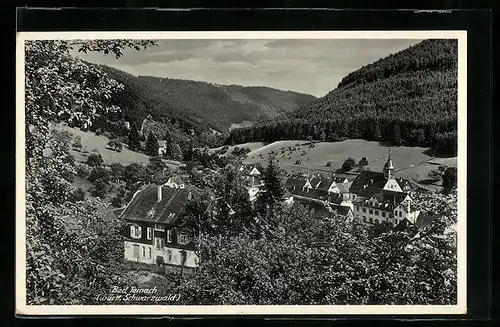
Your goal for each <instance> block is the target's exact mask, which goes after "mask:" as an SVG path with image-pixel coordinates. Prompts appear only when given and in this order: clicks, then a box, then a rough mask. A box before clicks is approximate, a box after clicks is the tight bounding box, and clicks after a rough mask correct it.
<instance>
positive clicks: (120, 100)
mask: <svg viewBox="0 0 500 327" xmlns="http://www.w3.org/2000/svg"><path fill="white" fill-rule="evenodd" d="M102 68H103V69H104V70H105V71H106V73H108V74H109V75H110V76H111V77H112V78H114V79H115V80H117V81H118V82H120V83H122V84H123V85H124V86H125V89H124V90H123V91H122V92H119V93H116V94H115V95H114V96H113V99H112V100H113V102H114V103H115V104H117V105H118V106H120V107H121V108H122V111H123V114H124V115H125V116H126V117H128V118H129V119H131V120H134V121H135V122H136V123H137V124H138V125H140V124H141V122H142V120H143V119H144V118H146V117H147V116H148V115H152V116H153V118H154V119H155V120H157V121H160V122H161V121H163V120H172V119H173V120H175V121H179V122H180V123H181V125H182V126H183V127H185V128H187V129H189V128H193V129H195V130H203V129H206V128H213V129H216V130H219V131H225V130H227V129H228V128H229V126H230V125H231V124H232V123H240V122H242V121H257V120H258V119H259V117H261V116H262V115H265V116H267V117H274V116H276V115H277V114H278V113H280V112H282V111H290V110H293V109H296V108H298V107H300V106H302V105H304V104H306V103H307V102H308V101H311V100H314V99H315V97H313V96H310V95H304V94H299V93H294V92H286V91H280V90H275V89H268V88H260V87H258V88H246V87H240V86H218V85H214V84H211V83H206V82H198V81H190V80H179V79H170V78H160V77H151V76H138V77H137V76H134V75H131V74H128V73H126V72H123V71H120V70H117V69H114V68H110V67H106V66H103V67H102Z"/></svg>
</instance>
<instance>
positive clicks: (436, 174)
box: [428, 165, 446, 181]
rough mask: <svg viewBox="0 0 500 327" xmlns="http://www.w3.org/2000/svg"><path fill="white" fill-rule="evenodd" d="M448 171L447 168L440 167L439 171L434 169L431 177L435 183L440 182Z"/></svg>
mask: <svg viewBox="0 0 500 327" xmlns="http://www.w3.org/2000/svg"><path fill="white" fill-rule="evenodd" d="M445 171H446V166H443V165H440V166H439V167H438V169H433V170H431V171H430V172H429V174H428V175H429V177H430V178H432V179H433V180H435V181H440V180H442V179H443V174H444V172H445Z"/></svg>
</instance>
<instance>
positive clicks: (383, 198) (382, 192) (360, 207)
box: [349, 152, 420, 226]
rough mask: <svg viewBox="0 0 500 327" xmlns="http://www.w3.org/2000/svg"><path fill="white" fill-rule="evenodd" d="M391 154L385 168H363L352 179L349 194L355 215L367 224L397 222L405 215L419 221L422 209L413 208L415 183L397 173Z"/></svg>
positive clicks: (410, 220)
mask: <svg viewBox="0 0 500 327" xmlns="http://www.w3.org/2000/svg"><path fill="white" fill-rule="evenodd" d="M395 170H396V168H395V167H394V164H393V162H392V158H391V154H390V152H389V157H388V158H387V162H386V163H385V165H384V169H383V172H372V171H363V172H361V173H360V174H359V175H358V176H357V177H356V179H355V180H354V181H353V182H352V185H351V187H350V188H349V197H350V199H351V201H352V204H353V212H354V216H355V217H356V218H357V219H358V220H359V221H362V222H363V223H365V224H367V225H373V224H380V223H382V222H388V223H389V224H391V225H393V226H396V225H398V224H399V223H400V222H401V221H403V220H404V219H407V220H408V221H409V222H411V223H413V224H415V222H416V220H417V217H418V215H419V213H420V212H419V210H415V209H414V208H412V198H411V195H410V192H411V191H412V187H411V184H410V183H409V182H408V181H407V180H406V179H403V178H396V177H395Z"/></svg>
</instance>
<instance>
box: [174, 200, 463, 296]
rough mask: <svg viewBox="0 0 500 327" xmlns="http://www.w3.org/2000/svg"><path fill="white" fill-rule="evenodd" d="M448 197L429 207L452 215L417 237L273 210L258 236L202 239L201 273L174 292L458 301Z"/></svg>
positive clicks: (302, 211) (297, 209)
mask: <svg viewBox="0 0 500 327" xmlns="http://www.w3.org/2000/svg"><path fill="white" fill-rule="evenodd" d="M431 198H432V196H431ZM450 199H452V197H450V198H449V199H448V198H443V199H442V200H444V201H442V202H441V199H439V200H437V201H435V202H436V203H435V204H434V203H430V205H431V209H432V210H433V211H434V212H436V213H443V214H445V216H446V217H444V218H443V219H440V220H438V221H436V222H435V223H433V224H431V225H429V226H427V227H425V228H423V229H422V230H421V231H420V233H418V234H417V233H415V231H412V230H410V229H409V230H402V231H395V230H393V229H388V228H385V226H377V227H376V228H375V229H376V230H373V231H370V230H367V229H366V228H365V227H363V226H361V225H358V224H356V223H351V222H346V220H345V217H343V216H340V215H338V214H332V217H324V216H316V217H314V219H311V217H313V216H314V212H313V211H310V210H308V209H307V208H305V207H303V206H302V205H300V204H298V203H295V204H294V205H293V206H292V207H291V208H284V209H283V210H282V211H275V212H273V215H272V224H267V225H264V226H263V227H264V228H265V233H263V234H261V236H260V237H255V235H254V234H252V233H249V232H246V231H244V232H241V233H239V234H238V235H231V236H229V235H212V234H210V233H201V234H200V235H199V237H198V242H197V252H198V253H199V257H200V258H201V259H200V267H199V270H198V273H197V274H195V275H193V276H190V277H189V278H186V279H185V280H183V281H182V282H181V283H180V284H179V285H178V286H177V287H176V289H175V291H176V292H182V294H186V296H185V297H183V299H182V302H183V304H197V305H203V304H207V305H208V304H220V305H266V304H282V305H284V304H287V305H346V304H351V305H352V304H393V303H399V304H412V305H415V304H426V303H432V304H452V303H456V300H457V298H456V296H457V287H456V286H457V284H456V247H455V245H454V244H453V242H454V239H455V235H454V234H453V233H451V234H446V233H444V232H443V231H444V228H445V227H446V226H447V225H449V224H450V223H453V220H455V222H456V219H455V218H456V205H455V208H450V207H449V206H448V203H452V202H453V201H449V200H450ZM447 200H448V201H447ZM418 201H423V202H427V203H429V198H428V197H427V196H423V198H422V199H420V198H419V199H418ZM452 206H453V205H452ZM204 208H205V206H202V208H201V209H202V210H200V211H201V212H206V210H203V209H204ZM200 226H201V229H202V230H203V226H204V225H203V224H200ZM206 227H207V228H210V226H206ZM375 235H376V237H374V236H375ZM408 277H410V278H408ZM228 280H230V281H232V282H231V283H228V282H227V281H228Z"/></svg>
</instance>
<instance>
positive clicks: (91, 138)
mask: <svg viewBox="0 0 500 327" xmlns="http://www.w3.org/2000/svg"><path fill="white" fill-rule="evenodd" d="M54 128H55V129H57V130H66V131H68V132H70V133H71V134H72V135H73V136H75V137H76V136H80V138H81V143H82V149H83V151H82V152H80V151H75V150H73V149H72V150H71V154H72V155H73V156H74V157H75V160H77V161H81V162H85V161H86V160H87V157H88V156H89V155H90V153H92V151H93V150H94V149H97V151H99V153H100V154H101V156H102V159H103V160H104V163H105V164H106V165H109V164H112V163H115V162H117V163H121V164H123V165H125V166H127V165H129V164H131V163H133V162H136V163H140V164H143V165H147V164H148V163H149V158H150V157H149V156H148V155H146V154H144V153H139V152H135V151H132V150H130V149H129V148H128V147H127V145H126V144H123V149H122V151H121V152H117V151H114V150H111V149H108V148H107V144H108V142H109V139H108V138H107V137H106V136H104V135H99V136H98V135H95V134H94V133H92V132H84V131H82V130H80V129H78V128H73V127H69V126H67V125H63V124H58V125H55V126H54ZM165 163H166V164H167V166H169V168H171V169H176V168H179V167H180V166H181V165H182V164H181V163H180V162H177V161H173V160H165Z"/></svg>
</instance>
